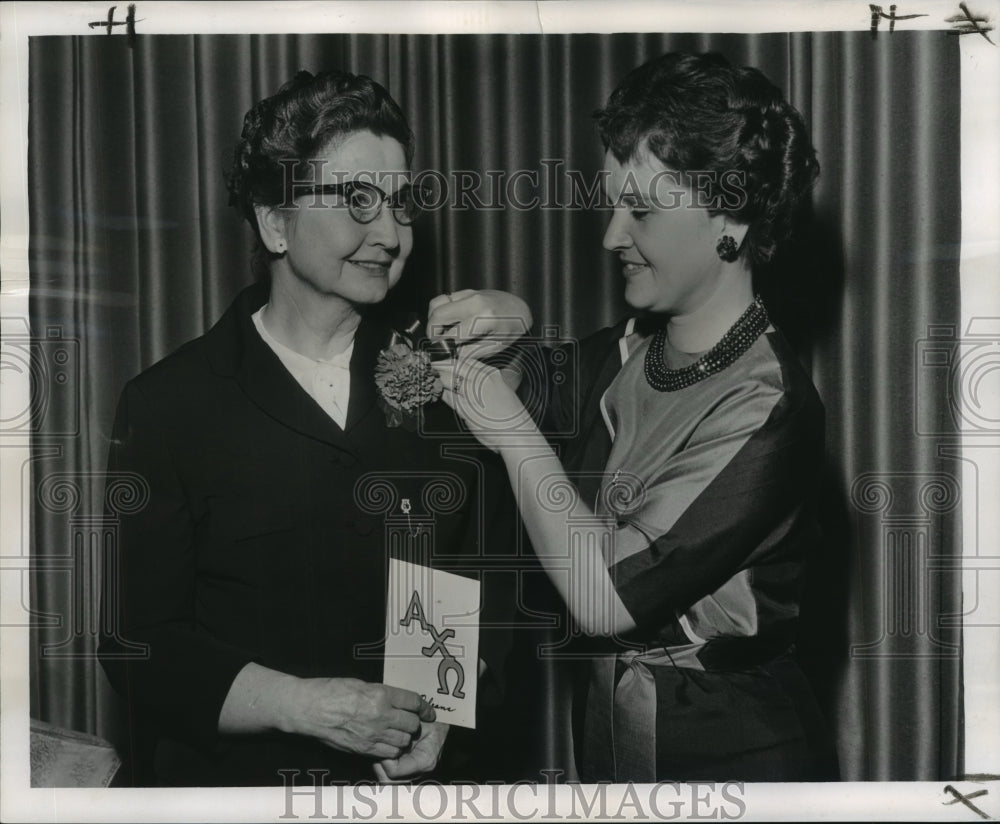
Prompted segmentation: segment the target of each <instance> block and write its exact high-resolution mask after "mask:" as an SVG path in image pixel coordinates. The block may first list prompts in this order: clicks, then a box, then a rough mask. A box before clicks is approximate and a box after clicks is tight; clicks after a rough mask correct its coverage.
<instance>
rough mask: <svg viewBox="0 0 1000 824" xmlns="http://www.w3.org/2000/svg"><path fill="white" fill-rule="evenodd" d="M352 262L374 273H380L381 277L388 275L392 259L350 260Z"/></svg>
mask: <svg viewBox="0 0 1000 824" xmlns="http://www.w3.org/2000/svg"><path fill="white" fill-rule="evenodd" d="M347 262H348V263H351V264H353V265H355V266H357V267H358V268H360V269H364V270H365V271H366V272H368V273H370V274H372V275H378V276H379V277H388V275H389V267H390V266H391V265H392V261H391V260H354V259H352V260H349V261H347Z"/></svg>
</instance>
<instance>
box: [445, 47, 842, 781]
mask: <svg viewBox="0 0 1000 824" xmlns="http://www.w3.org/2000/svg"><path fill="white" fill-rule="evenodd" d="M598 123H599V127H600V131H601V137H602V139H603V141H604V145H605V148H606V150H607V153H606V163H605V174H606V178H605V184H606V188H607V194H608V196H609V198H610V200H611V203H612V204H613V211H612V216H611V220H610V224H609V225H608V228H607V231H606V233H605V236H604V247H605V249H607V250H608V251H610V252H613V253H614V254H615V255H616V257H617V258H618V260H619V262H620V265H621V274H622V277H623V279H624V287H625V299H626V301H627V302H628V304H629V305H630V306H631V307H633V308H634V309H635V310H636V312H637V317H636V318H633V319H629V320H626V321H623V322H621V323H619V324H618V325H616V326H615V327H613V328H610V329H605V330H603V331H601V332H598V333H597V334H595V335H594V336H592V337H591V338H589V339H588V340H586V341H584V342H583V343H582V345H581V363H580V372H579V374H580V376H581V380H580V381H579V382H578V383H579V384H580V385H579V387H578V394H577V395H576V396H575V397H571V398H566V397H559V396H557V397H556V403H555V404H554V405H553V406H552V407H551V408H550V409H549V410H548V413H549V415H550V416H552V417H553V418H554V419H555V420H558V419H559V418H560V416H565V415H568V414H569V413H571V412H573V411H575V412H577V413H578V420H579V421H580V427H579V434H578V435H577V436H576V437H575V438H572V439H570V440H569V442H568V443H563V444H562V451H561V453H560V457H558V458H557V457H556V454H555V453H554V452H553V449H552V446H551V445H550V444H549V442H548V440H547V439H546V437H545V435H544V432H543V431H542V430H541V429H540V428H539V427H538V426H537V425H536V424H535V423H533V422H532V421H531V420H530V419H528V418H527V414H526V412H525V408H524V406H522V404H521V403H520V401H519V400H518V397H517V395H516V394H515V392H514V391H513V390H512V389H511V388H509V387H508V385H507V383H505V382H504V380H503V379H502V376H501V375H500V374H499V373H497V372H496V370H494V369H491V368H490V367H488V366H485V365H484V364H482V363H481V362H479V361H476V360H474V359H468V358H467V359H463V358H459V360H458V361H457V362H456V363H454V364H450V365H449V364H443V365H439V368H440V372H441V374H442V379H443V381H444V383H445V386H446V387H447V388H446V391H445V400H446V402H447V403H449V404H451V405H452V406H453V407H454V408H455V409H456V410H458V412H459V413H460V414H461V415H462V417H463V418H464V419H465V420H466V422H467V423H468V425H469V426H470V428H472V430H473V431H474V432H475V433H476V435H477V437H479V439H480V440H481V442H482V443H483V444H485V445H487V446H489V447H491V448H492V449H494V450H496V451H498V452H499V454H500V455H501V456H502V458H503V460H504V462H505V464H506V466H507V470H508V474H509V477H510V480H511V483H512V485H513V487H514V489H515V490H516V491H517V493H518V506H519V508H520V511H521V514H522V516H523V519H524V523H525V525H526V527H527V531H528V533H529V535H530V538H531V541H532V544H533V546H534V549H535V552H536V554H537V555H538V558H539V559H540V561H541V563H542V565H543V566H544V568H545V570H546V572H547V573H548V575H549V577H550V578H551V581H552V583H553V585H554V587H555V589H556V590H557V591H558V592H559V594H560V595H561V597H562V598H563V600H564V601H565V603H566V605H567V607H568V610H569V613H570V614H571V615H572V617H573V619H575V621H576V623H577V625H578V626H579V628H580V630H581V631H582V633H584V634H585V635H587V636H591V637H592V638H593V639H595V640H594V642H593V643H592V644H591V646H590V651H591V652H590V655H591V657H590V663H589V669H590V672H589V677H588V678H587V679H585V683H587V688H586V691H585V692H586V695H585V696H581V698H580V706H582V707H583V708H584V711H583V717H584V723H583V729H582V734H580V735H578V736H577V741H576V743H577V750H578V757H579V760H580V765H579V766H580V773H581V777H582V778H583V779H584V780H588V781H597V780H611V781H654V780H684V779H688V780H695V779H706V780H730V779H741V780H761V781H763V780H767V781H789V780H802V779H815V778H823V777H828V774H824V773H823V766H822V765H823V764H824V759H823V756H824V754H826V747H825V744H824V743H823V732H822V722H821V720H820V718H819V717H818V713H817V711H816V707H815V703H814V701H813V698H812V695H811V693H810V690H809V687H808V685H807V684H806V682H805V680H804V678H803V675H802V673H801V672H800V670H799V668H798V667H797V665H796V663H795V661H794V660H793V658H792V643H793V640H794V637H795V627H796V616H797V613H798V597H799V586H800V581H801V575H802V568H803V563H804V561H805V559H806V557H807V555H808V553H809V551H810V549H811V547H812V546H813V545H814V543H815V542H816V540H817V526H816V522H815V519H814V512H813V501H814V495H815V492H816V487H817V480H818V476H819V469H820V466H821V462H822V460H823V408H822V405H821V403H820V400H819V397H818V396H817V393H816V390H815V389H814V388H813V385H812V383H811V381H810V379H809V377H808V375H807V374H806V373H805V372H804V371H803V369H802V367H801V366H800V365H799V363H798V361H797V360H796V358H795V356H794V355H793V353H792V352H791V351H790V350H789V347H788V345H787V343H786V342H785V340H784V338H783V337H782V336H781V334H780V333H779V332H778V331H777V330H776V329H775V328H774V326H773V325H772V323H771V321H770V319H769V318H768V313H767V309H766V307H765V306H764V304H763V303H762V302H761V300H760V298H759V297H755V295H754V288H753V277H752V276H753V271H754V268H755V267H756V266H757V265H758V264H762V263H764V262H766V261H768V260H769V259H770V258H771V256H772V255H773V253H774V251H775V248H776V246H777V244H778V243H779V242H780V241H782V240H783V239H784V238H785V236H786V235H787V234H788V232H789V228H790V226H791V218H792V214H793V212H794V209H795V207H796V206H797V204H798V203H799V202H800V201H801V200H802V199H803V197H804V196H805V195H806V193H807V191H808V189H809V187H810V185H811V184H812V182H813V180H814V178H815V177H816V175H817V172H818V164H817V162H816V160H815V155H814V151H813V148H812V146H811V144H810V141H809V137H808V135H807V133H806V129H805V126H804V124H803V121H802V118H801V116H800V115H799V113H798V112H797V111H796V110H795V109H794V108H792V106H790V105H789V104H788V103H787V102H786V101H785V100H784V98H783V97H782V95H781V93H780V92H779V91H778V89H777V88H775V87H774V86H773V85H772V84H771V83H770V82H768V80H767V79H766V78H765V77H764V76H763V75H762V74H761V73H760V72H759V71H757V70H755V69H752V68H734V67H732V66H730V65H729V64H728V63H727V62H726V61H725V60H724V59H723V58H722V57H721V56H718V55H713V54H708V55H680V54H668V55H664V56H663V57H660V58H659V59H656V60H653V61H651V62H649V63H647V64H645V65H643V66H641V67H639V68H637V69H635V70H634V71H633V72H631V73H630V74H629V75H628V76H627V77H626V78H625V79H624V81H623V82H622V83H621V85H620V86H619V87H618V88H617V89H616V90H615V91H614V93H613V94H612V95H611V97H610V99H609V100H608V103H607V106H606V108H604V109H603V110H602V111H600V112H599V113H598ZM567 419H568V418H567ZM514 430H516V431H514ZM552 431H566V428H565V427H564V426H557V427H556V428H555V429H554V430H552ZM571 483H572V486H571V485H570V484H571ZM567 489H569V490H571V494H569V495H568V496H567V491H566V490H567ZM581 533H584V534H581Z"/></svg>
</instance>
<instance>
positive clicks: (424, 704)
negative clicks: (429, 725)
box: [381, 686, 434, 721]
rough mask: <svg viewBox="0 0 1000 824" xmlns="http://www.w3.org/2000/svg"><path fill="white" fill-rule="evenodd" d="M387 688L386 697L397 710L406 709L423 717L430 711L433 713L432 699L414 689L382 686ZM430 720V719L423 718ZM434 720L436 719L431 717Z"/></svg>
mask: <svg viewBox="0 0 1000 824" xmlns="http://www.w3.org/2000/svg"><path fill="white" fill-rule="evenodd" d="M381 688H382V689H383V690H385V695H386V698H388V699H389V703H390V704H391V705H392V706H393V707H395V708H396V709H397V710H405V711H406V712H413V713H416V714H417V715H418V716H420V717H421V718H423V716H425V715H427V713H428V711H429V712H430V713H431V714H433V713H434V708H433V707H432V706H431V703H430V701H428V700H427V699H426V698H422V697H421V696H419V695H417V693H415V692H413V691H412V690H404V689H401V688H400V687H387V686H382V687H381ZM423 720H428V719H423ZM429 720H431V721H433V720H434V719H433V718H431V719H429Z"/></svg>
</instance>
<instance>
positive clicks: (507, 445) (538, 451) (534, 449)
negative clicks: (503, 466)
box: [497, 429, 556, 462]
mask: <svg viewBox="0 0 1000 824" xmlns="http://www.w3.org/2000/svg"><path fill="white" fill-rule="evenodd" d="M497 451H498V452H499V453H500V457H502V458H503V459H504V460H505V461H508V462H509V461H511V460H513V461H523V460H524V459H526V458H538V457H544V458H548V457H552V458H555V457H556V453H555V451H553V449H552V446H551V444H549V442H548V440H547V439H546V437H545V436H544V435H543V434H542V433H541V432H539V431H538V430H537V429H535V430H534V431H533V432H525V433H523V434H521V433H518V435H517V436H516V437H514V436H511V437H510V438H509V439H505V442H503V443H501V444H500V445H499V447H498V449H497Z"/></svg>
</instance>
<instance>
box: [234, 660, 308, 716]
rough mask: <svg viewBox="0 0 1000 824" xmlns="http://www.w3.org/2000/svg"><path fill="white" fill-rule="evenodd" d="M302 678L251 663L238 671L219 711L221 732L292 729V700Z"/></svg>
mask: <svg viewBox="0 0 1000 824" xmlns="http://www.w3.org/2000/svg"><path fill="white" fill-rule="evenodd" d="M299 680H300V679H298V678H296V677H295V676H294V675H288V674H287V673H284V672H279V671H277V670H273V669H269V668H268V667H262V666H261V665H260V664H254V663H249V664H247V665H246V666H245V667H244V668H243V669H241V670H240V671H239V673H237V675H236V678H235V679H234V680H233V684H232V686H231V687H230V688H229V692H228V693H227V694H226V700H225V701H224V702H223V704H222V711H221V712H220V713H219V732H221V733H227V734H237V733H255V732H268V731H273V730H280V731H282V732H291V730H292V727H293V724H292V719H291V718H290V717H289V707H290V705H291V701H290V700H289V696H290V695H291V694H293V693H294V692H295V690H296V689H297V686H298V682H299Z"/></svg>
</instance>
